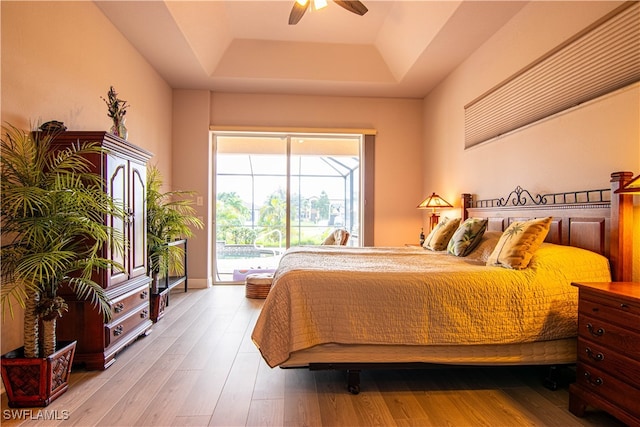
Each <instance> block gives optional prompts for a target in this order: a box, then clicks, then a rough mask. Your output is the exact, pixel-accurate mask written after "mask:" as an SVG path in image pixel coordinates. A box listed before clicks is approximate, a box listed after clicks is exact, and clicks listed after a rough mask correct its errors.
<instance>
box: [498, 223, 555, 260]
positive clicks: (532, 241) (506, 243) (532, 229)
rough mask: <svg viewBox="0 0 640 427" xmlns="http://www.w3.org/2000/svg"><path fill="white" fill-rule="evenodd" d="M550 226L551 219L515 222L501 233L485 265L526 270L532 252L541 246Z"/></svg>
mask: <svg viewBox="0 0 640 427" xmlns="http://www.w3.org/2000/svg"><path fill="white" fill-rule="evenodd" d="M550 225H551V217H547V218H541V219H532V220H530V221H516V222H513V223H511V225H509V227H507V229H506V230H505V231H504V233H502V237H500V240H499V241H498V244H497V245H496V247H495V249H494V250H493V252H492V253H491V255H490V256H489V259H488V260H487V265H497V266H502V267H507V268H513V269H514V270H521V269H523V268H527V266H528V265H529V261H531V257H532V256H533V254H534V252H535V251H536V250H537V249H538V247H539V246H540V245H541V244H542V242H543V241H544V239H545V237H547V233H548V232H549V226H550Z"/></svg>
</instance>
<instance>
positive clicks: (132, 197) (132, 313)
mask: <svg viewBox="0 0 640 427" xmlns="http://www.w3.org/2000/svg"><path fill="white" fill-rule="evenodd" d="M83 142H97V143H98V144H99V145H101V146H102V147H104V148H105V149H107V150H108V154H106V155H102V156H98V155H95V156H94V157H92V158H91V161H92V163H93V165H94V172H95V173H97V174H99V175H100V176H102V178H103V179H104V182H105V191H106V192H107V193H109V194H110V195H111V196H112V197H113V199H114V200H116V201H117V203H118V204H119V205H120V206H121V207H122V208H123V209H124V210H125V212H127V216H126V217H125V218H124V220H122V219H118V218H113V217H107V218H105V221H107V223H108V224H109V225H110V226H112V227H113V228H114V229H115V230H118V231H120V232H121V233H122V236H123V238H124V242H126V246H125V250H124V252H118V251H112V250H111V248H105V251H104V257H105V258H109V259H113V260H115V261H117V262H118V263H119V264H121V265H122V266H124V271H120V270H117V271H116V270H105V271H101V272H100V274H99V275H96V276H97V278H98V279H97V281H98V282H99V283H100V285H101V286H102V287H103V288H104V289H105V290H106V293H107V295H108V297H109V299H110V300H111V304H110V306H111V316H112V318H111V320H110V321H109V323H105V322H104V319H103V316H102V314H101V313H99V312H98V310H97V309H96V307H95V306H93V305H92V304H91V302H89V301H83V300H78V299H77V298H76V297H75V295H73V294H72V293H67V294H65V295H64V298H65V300H66V301H67V303H68V305H69V311H68V312H67V313H65V314H64V316H63V317H62V318H61V319H59V320H58V329H57V335H58V336H57V339H58V340H59V341H71V340H77V341H78V343H77V347H76V354H75V362H76V363H82V364H84V365H85V367H86V368H87V369H101V370H102V369H106V368H108V367H109V366H110V365H111V364H112V363H113V362H115V355H116V353H117V352H118V351H120V350H122V349H123V348H124V347H125V346H126V345H128V344H130V343H132V342H133V341H134V340H136V339H137V338H138V337H139V336H141V335H145V334H147V333H148V331H149V330H150V328H151V326H152V322H151V320H150V317H149V282H150V281H151V279H150V278H149V277H148V276H147V274H146V273H147V246H146V229H147V225H146V207H145V189H146V175H147V166H146V163H147V161H148V160H149V159H150V158H151V153H149V152H147V151H146V150H144V149H142V148H140V147H137V146H135V145H133V144H131V143H129V142H128V141H125V140H124V139H121V138H119V137H117V136H115V135H112V134H110V133H108V132H62V133H61V134H60V135H59V136H56V138H55V141H54V145H55V146H58V147H64V146H69V145H70V144H77V143H83ZM124 242H122V243H124Z"/></svg>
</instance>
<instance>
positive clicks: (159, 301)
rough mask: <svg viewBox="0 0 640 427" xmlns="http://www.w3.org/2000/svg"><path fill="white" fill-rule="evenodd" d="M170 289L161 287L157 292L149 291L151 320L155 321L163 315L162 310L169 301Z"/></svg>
mask: <svg viewBox="0 0 640 427" xmlns="http://www.w3.org/2000/svg"><path fill="white" fill-rule="evenodd" d="M169 292H170V289H169V288H167V289H163V290H161V291H160V292H158V293H151V299H150V302H149V303H150V304H151V320H152V321H153V322H154V323H155V322H157V321H158V320H160V319H161V318H162V316H164V310H165V308H166V307H167V303H168V301H169Z"/></svg>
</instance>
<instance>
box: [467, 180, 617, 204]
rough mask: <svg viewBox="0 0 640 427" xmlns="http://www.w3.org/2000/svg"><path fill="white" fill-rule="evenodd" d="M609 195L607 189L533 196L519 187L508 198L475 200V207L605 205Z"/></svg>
mask: <svg viewBox="0 0 640 427" xmlns="http://www.w3.org/2000/svg"><path fill="white" fill-rule="evenodd" d="M609 193H610V189H608V188H607V189H601V190H585V191H569V192H566V193H547V194H536V195H535V196H533V195H531V193H530V192H529V191H528V190H525V189H523V188H522V187H520V186H519V185H518V186H517V187H516V188H515V190H513V191H512V192H511V193H509V195H508V196H507V197H500V198H499V199H483V200H475V201H474V202H473V205H474V206H475V207H476V208H502V207H518V206H527V205H529V206H532V205H533V206H546V205H549V206H553V205H561V204H562V205H565V204H570V205H572V204H585V203H587V204H590V203H605V202H609V201H610V200H609V199H607V197H606V195H608V194H609Z"/></svg>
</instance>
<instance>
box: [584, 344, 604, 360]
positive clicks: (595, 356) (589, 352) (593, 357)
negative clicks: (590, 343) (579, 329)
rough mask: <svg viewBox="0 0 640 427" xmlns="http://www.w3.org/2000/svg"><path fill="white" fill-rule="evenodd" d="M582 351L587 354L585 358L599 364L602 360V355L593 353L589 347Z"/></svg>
mask: <svg viewBox="0 0 640 427" xmlns="http://www.w3.org/2000/svg"><path fill="white" fill-rule="evenodd" d="M584 351H585V353H587V356H589V357H590V358H591V359H592V360H595V361H596V362H600V361H602V360H604V354H602V353H594V352H593V351H592V350H591V349H590V348H589V347H587V348H586V349H585V350H584Z"/></svg>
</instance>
